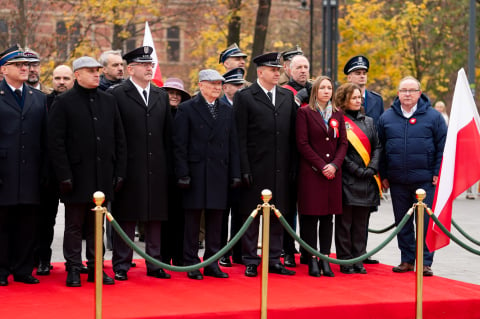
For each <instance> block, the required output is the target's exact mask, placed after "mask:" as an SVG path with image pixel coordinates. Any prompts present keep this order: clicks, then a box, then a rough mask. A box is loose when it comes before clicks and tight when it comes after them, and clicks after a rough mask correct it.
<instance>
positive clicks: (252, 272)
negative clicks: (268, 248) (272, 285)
mask: <svg viewBox="0 0 480 319" xmlns="http://www.w3.org/2000/svg"><path fill="white" fill-rule="evenodd" d="M257 275H258V272H257V265H247V268H246V269H245V276H247V277H257Z"/></svg>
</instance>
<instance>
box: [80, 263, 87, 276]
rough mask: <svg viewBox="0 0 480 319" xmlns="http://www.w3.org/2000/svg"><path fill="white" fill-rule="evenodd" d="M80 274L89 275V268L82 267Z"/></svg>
mask: <svg viewBox="0 0 480 319" xmlns="http://www.w3.org/2000/svg"><path fill="white" fill-rule="evenodd" d="M80 273H81V274H88V267H87V266H84V265H82V267H80Z"/></svg>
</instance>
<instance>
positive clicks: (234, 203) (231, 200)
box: [220, 189, 242, 260]
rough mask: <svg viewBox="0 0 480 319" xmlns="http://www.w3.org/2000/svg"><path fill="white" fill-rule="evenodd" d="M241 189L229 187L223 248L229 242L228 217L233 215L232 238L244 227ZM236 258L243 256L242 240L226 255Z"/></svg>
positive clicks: (223, 223) (223, 226)
mask: <svg viewBox="0 0 480 319" xmlns="http://www.w3.org/2000/svg"><path fill="white" fill-rule="evenodd" d="M239 196H240V194H239V189H229V191H228V206H229V207H227V209H226V210H225V211H224V212H223V219H222V235H221V243H220V244H221V248H223V247H224V246H225V245H226V244H227V243H228V229H229V227H228V217H229V216H230V217H231V220H230V239H231V238H233V236H235V235H236V234H237V233H238V231H239V230H240V228H241V227H242V216H241V215H240V210H239V201H240V197H239ZM232 255H233V259H234V260H241V258H242V243H241V240H240V241H238V242H237V244H236V245H235V246H233V248H232V251H229V252H228V253H227V254H225V256H227V257H228V256H232Z"/></svg>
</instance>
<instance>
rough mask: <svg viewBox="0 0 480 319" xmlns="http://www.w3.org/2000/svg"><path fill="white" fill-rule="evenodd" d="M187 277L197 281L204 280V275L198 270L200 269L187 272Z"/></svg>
mask: <svg viewBox="0 0 480 319" xmlns="http://www.w3.org/2000/svg"><path fill="white" fill-rule="evenodd" d="M187 276H188V278H190V279H195V280H202V279H203V275H202V273H201V272H200V270H198V269H197V270H192V271H189V272H187Z"/></svg>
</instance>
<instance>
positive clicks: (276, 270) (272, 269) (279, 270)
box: [268, 263, 295, 276]
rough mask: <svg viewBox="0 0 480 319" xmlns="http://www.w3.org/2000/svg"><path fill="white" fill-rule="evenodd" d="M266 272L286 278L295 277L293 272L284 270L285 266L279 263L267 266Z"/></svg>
mask: <svg viewBox="0 0 480 319" xmlns="http://www.w3.org/2000/svg"><path fill="white" fill-rule="evenodd" d="M268 272H269V273H272V274H279V275H287V276H292V275H295V271H293V270H290V269H287V268H285V266H284V265H283V264H281V263H278V264H275V265H272V266H269V267H268Z"/></svg>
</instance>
